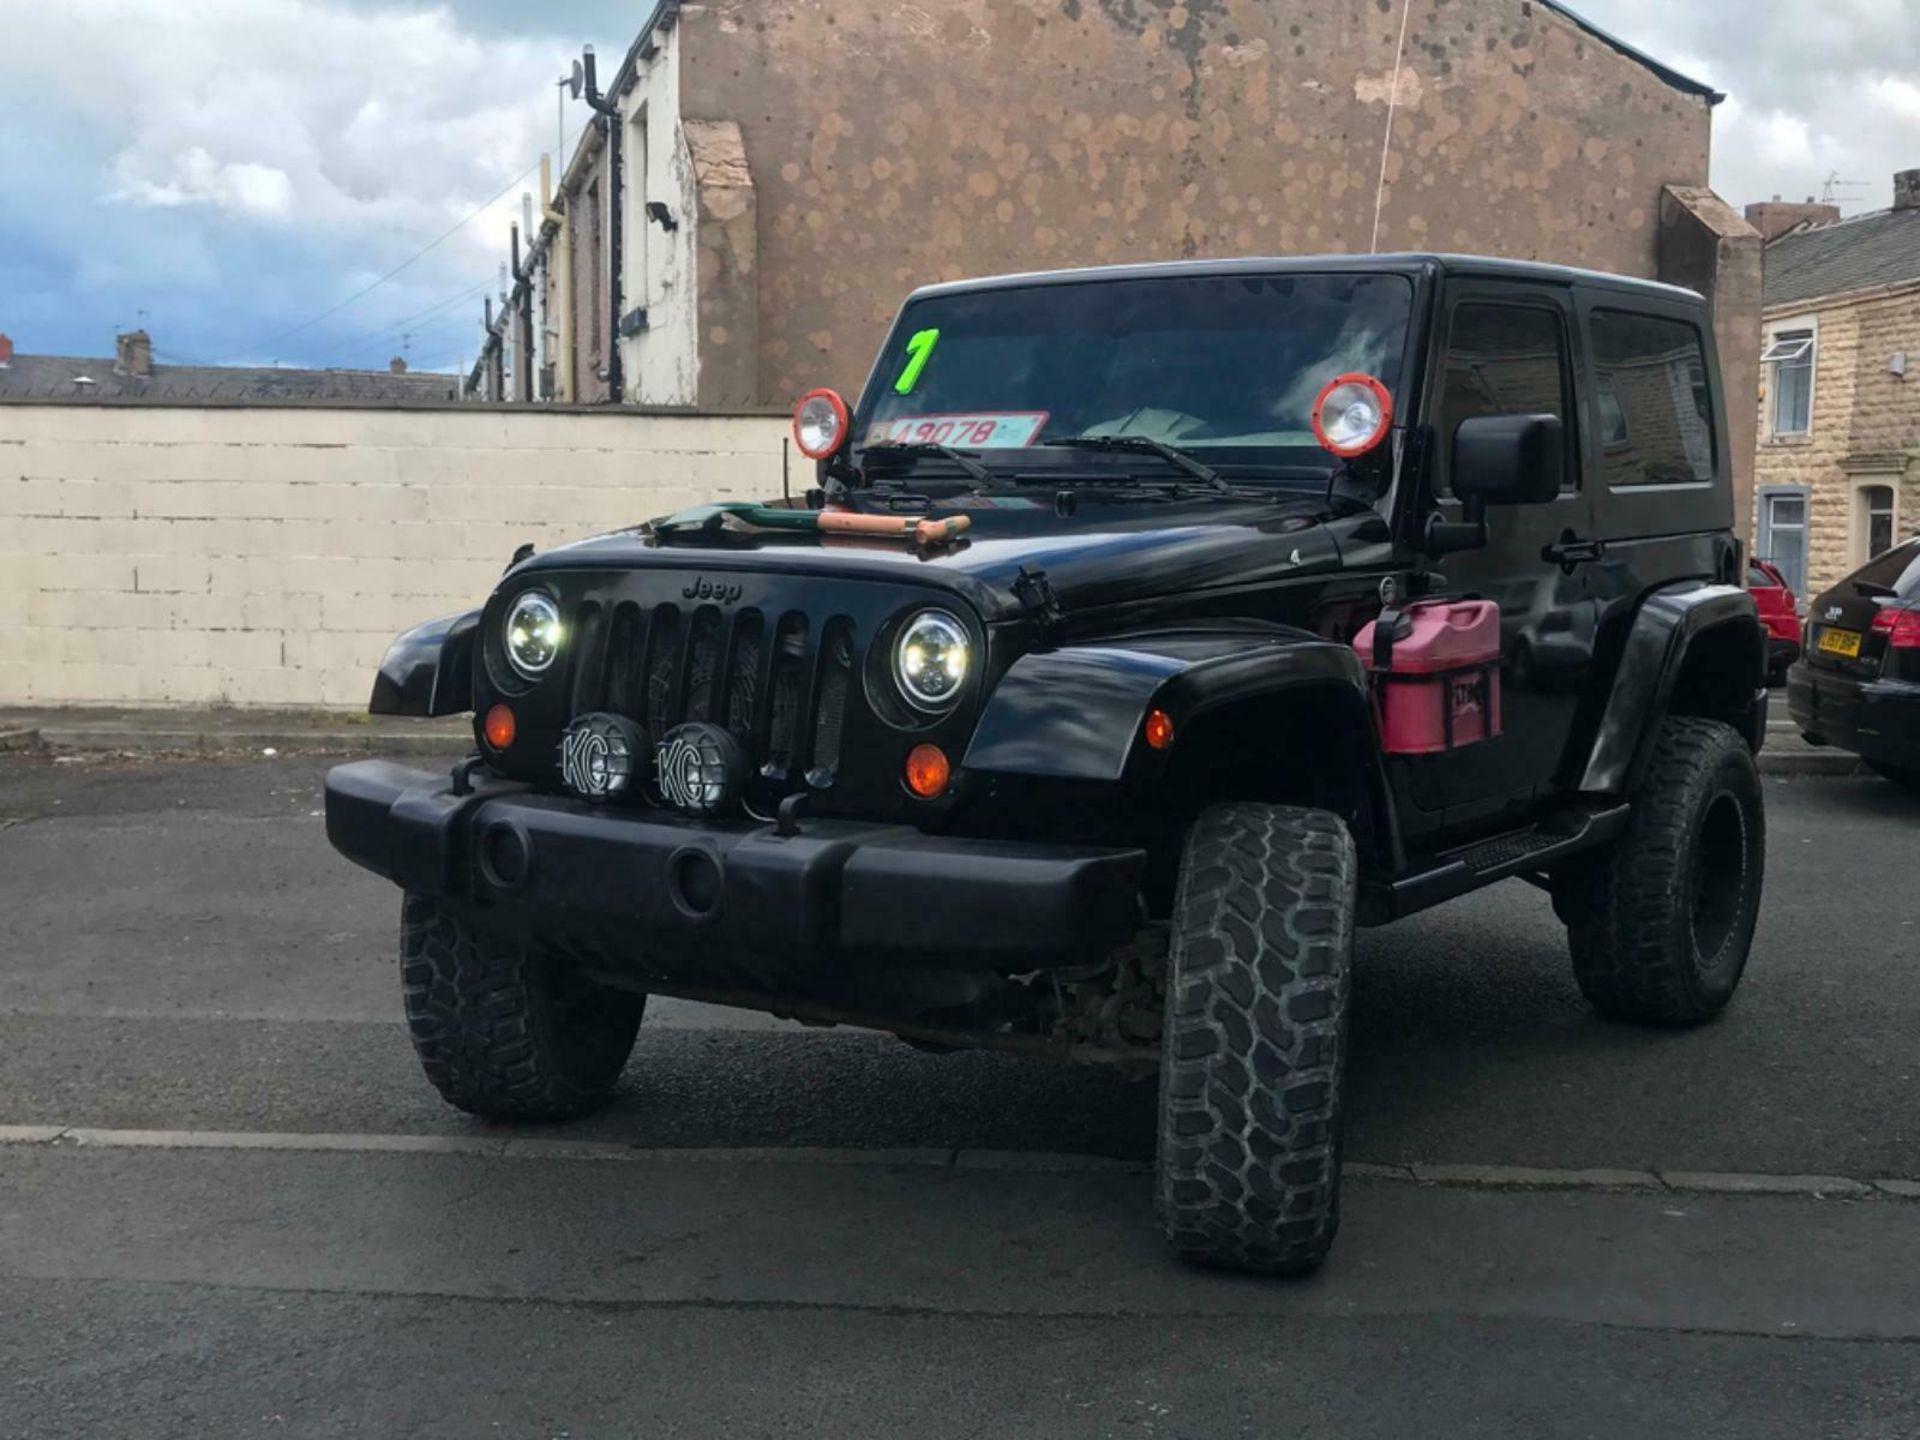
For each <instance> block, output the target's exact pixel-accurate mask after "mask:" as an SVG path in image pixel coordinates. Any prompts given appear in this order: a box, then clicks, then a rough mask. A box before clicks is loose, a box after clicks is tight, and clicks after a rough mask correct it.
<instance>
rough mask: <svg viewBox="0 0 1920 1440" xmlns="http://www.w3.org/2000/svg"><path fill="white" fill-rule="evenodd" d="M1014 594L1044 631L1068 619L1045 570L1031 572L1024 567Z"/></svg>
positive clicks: (1016, 582)
mask: <svg viewBox="0 0 1920 1440" xmlns="http://www.w3.org/2000/svg"><path fill="white" fill-rule="evenodd" d="M1013 593H1014V596H1015V598H1017V599H1018V600H1019V601H1020V603H1021V604H1022V605H1024V606H1026V607H1027V613H1028V614H1030V615H1032V616H1033V617H1034V618H1035V619H1036V620H1038V621H1039V622H1040V628H1041V629H1042V630H1051V629H1053V628H1054V626H1056V625H1058V624H1060V623H1061V622H1062V621H1063V620H1065V619H1066V618H1067V616H1066V612H1065V611H1064V610H1062V609H1061V608H1060V597H1059V596H1058V595H1055V594H1054V593H1053V585H1052V583H1051V582H1050V581H1049V580H1048V579H1047V572H1046V571H1044V570H1029V569H1028V568H1027V567H1026V566H1025V565H1022V566H1021V567H1020V578H1019V579H1018V580H1015V581H1014V582H1013Z"/></svg>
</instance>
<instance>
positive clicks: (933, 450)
mask: <svg viewBox="0 0 1920 1440" xmlns="http://www.w3.org/2000/svg"><path fill="white" fill-rule="evenodd" d="M875 451H879V452H882V453H884V454H888V455H903V456H905V457H907V458H908V459H913V458H914V457H916V456H926V455H932V456H937V457H938V458H939V459H942V460H946V461H948V462H950V463H951V464H954V465H957V466H958V467H959V468H960V471H961V473H962V474H964V475H966V476H967V478H968V479H970V480H977V481H978V482H979V483H980V484H982V485H984V486H986V487H987V488H988V489H990V490H999V489H1004V488H1005V487H1004V485H1003V484H1002V482H1001V480H1000V479H999V477H998V476H996V475H995V474H994V473H993V472H992V471H991V470H989V469H988V468H987V467H986V466H984V465H982V464H981V463H980V460H979V457H978V456H976V455H973V454H970V453H969V452H967V451H965V450H956V449H954V448H953V447H952V446H951V445H935V444H933V443H932V442H931V441H915V442H913V443H911V444H901V443H900V442H898V441H893V440H889V441H888V442H886V443H885V444H883V445H869V446H868V447H867V453H868V454H869V455H871V454H873V453H874V452H875Z"/></svg>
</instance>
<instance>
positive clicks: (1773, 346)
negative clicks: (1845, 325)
mask: <svg viewBox="0 0 1920 1440" xmlns="http://www.w3.org/2000/svg"><path fill="white" fill-rule="evenodd" d="M1819 344H1820V332H1819V328H1818V326H1817V325H1815V323H1814V322H1813V321H1811V320H1807V321H1789V322H1787V323H1785V324H1782V325H1778V326H1775V327H1774V328H1773V330H1772V332H1771V334H1770V335H1769V337H1768V340H1767V348H1766V351H1765V352H1764V353H1763V354H1762V355H1761V356H1760V363H1761V364H1762V365H1763V366H1765V367H1766V369H1767V381H1768V402H1769V403H1768V406H1767V432H1768V433H1769V434H1770V435H1774V436H1776V437H1783V436H1795V435H1810V434H1812V433H1813V366H1814V355H1815V352H1816V351H1817V350H1818V349H1819Z"/></svg>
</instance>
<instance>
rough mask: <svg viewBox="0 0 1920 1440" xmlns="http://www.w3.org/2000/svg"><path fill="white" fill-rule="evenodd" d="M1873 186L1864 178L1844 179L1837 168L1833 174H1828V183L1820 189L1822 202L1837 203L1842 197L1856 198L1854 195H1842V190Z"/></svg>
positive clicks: (1866, 188)
mask: <svg viewBox="0 0 1920 1440" xmlns="http://www.w3.org/2000/svg"><path fill="white" fill-rule="evenodd" d="M1871 188H1872V187H1871V186H1870V185H1868V184H1867V182H1866V181H1864V180H1842V179H1841V178H1840V172H1839V171H1838V170H1835V171H1834V172H1833V173H1832V174H1831V175H1829V176H1827V183H1826V185H1825V186H1824V187H1822V189H1821V191H1820V203H1821V204H1822V205H1837V204H1839V203H1840V201H1841V199H1842V198H1846V199H1853V198H1855V197H1853V196H1846V197H1842V196H1841V194H1840V192H1841V191H1842V190H1869V189H1871Z"/></svg>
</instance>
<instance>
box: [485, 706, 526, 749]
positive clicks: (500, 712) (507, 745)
mask: <svg viewBox="0 0 1920 1440" xmlns="http://www.w3.org/2000/svg"><path fill="white" fill-rule="evenodd" d="M519 728H520V727H519V726H518V724H516V723H515V721H514V718H513V711H512V710H510V709H508V708H507V707H506V706H505V705H496V706H494V707H493V708H492V709H491V710H489V711H487V719H486V723H485V724H484V725H483V726H482V727H481V730H482V733H484V734H485V735H486V737H487V744H489V745H491V746H492V747H493V748H494V749H496V750H510V749H512V748H513V737H514V735H515V734H517V733H518V731H519Z"/></svg>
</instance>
